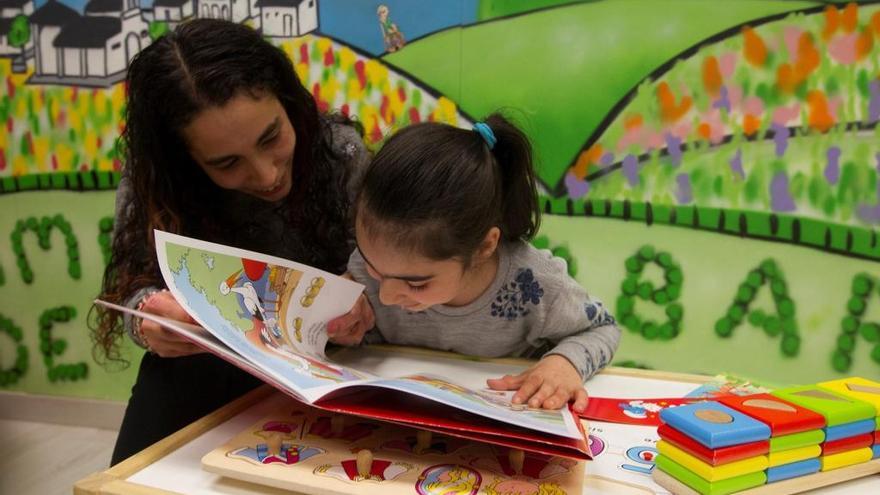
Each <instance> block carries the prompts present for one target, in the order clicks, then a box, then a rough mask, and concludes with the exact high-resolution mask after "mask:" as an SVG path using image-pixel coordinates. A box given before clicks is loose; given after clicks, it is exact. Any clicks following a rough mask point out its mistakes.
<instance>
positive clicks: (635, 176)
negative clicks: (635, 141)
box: [622, 155, 639, 187]
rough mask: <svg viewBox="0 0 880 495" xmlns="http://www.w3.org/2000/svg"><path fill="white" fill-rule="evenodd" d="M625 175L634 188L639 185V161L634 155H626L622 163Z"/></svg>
mask: <svg viewBox="0 0 880 495" xmlns="http://www.w3.org/2000/svg"><path fill="white" fill-rule="evenodd" d="M622 168H623V175H624V176H625V177H626V180H627V182H629V185H630V186H632V187H635V186H637V185H638V184H639V161H638V159H636V157H635V156H633V155H626V158H624V159H623V163H622Z"/></svg>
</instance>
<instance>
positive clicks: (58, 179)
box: [50, 174, 67, 189]
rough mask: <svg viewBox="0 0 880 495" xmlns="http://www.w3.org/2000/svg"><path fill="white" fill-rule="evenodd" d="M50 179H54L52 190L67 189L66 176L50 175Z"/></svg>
mask: <svg viewBox="0 0 880 495" xmlns="http://www.w3.org/2000/svg"><path fill="white" fill-rule="evenodd" d="M50 178H51V179H52V189H64V188H65V187H67V181H66V180H64V179H65V177H64V174H50Z"/></svg>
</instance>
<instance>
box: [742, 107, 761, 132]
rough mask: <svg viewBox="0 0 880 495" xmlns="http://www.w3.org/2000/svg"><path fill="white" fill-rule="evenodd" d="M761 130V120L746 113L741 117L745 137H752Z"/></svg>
mask: <svg viewBox="0 0 880 495" xmlns="http://www.w3.org/2000/svg"><path fill="white" fill-rule="evenodd" d="M760 128H761V118H760V117H758V116H756V115H752V114H750V113H747V114H746V115H745V116H743V133H744V134H745V135H746V136H752V135H753V134H755V133H756V132H758V129H760Z"/></svg>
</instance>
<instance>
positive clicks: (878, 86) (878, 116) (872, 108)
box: [868, 79, 880, 123]
mask: <svg viewBox="0 0 880 495" xmlns="http://www.w3.org/2000/svg"><path fill="white" fill-rule="evenodd" d="M878 120H880V81H878V80H877V79H875V80H873V81H871V100H870V103H868V122H869V123H872V122H877V121H878Z"/></svg>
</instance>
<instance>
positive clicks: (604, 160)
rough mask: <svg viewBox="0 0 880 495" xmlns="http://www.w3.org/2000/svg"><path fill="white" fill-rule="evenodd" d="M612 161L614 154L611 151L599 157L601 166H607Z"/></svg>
mask: <svg viewBox="0 0 880 495" xmlns="http://www.w3.org/2000/svg"><path fill="white" fill-rule="evenodd" d="M612 163H614V154H613V153H611V152H607V153H605V154H604V155H602V158H600V159H599V164H600V165H602V166H603V167H607V166H608V165H611V164H612Z"/></svg>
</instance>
